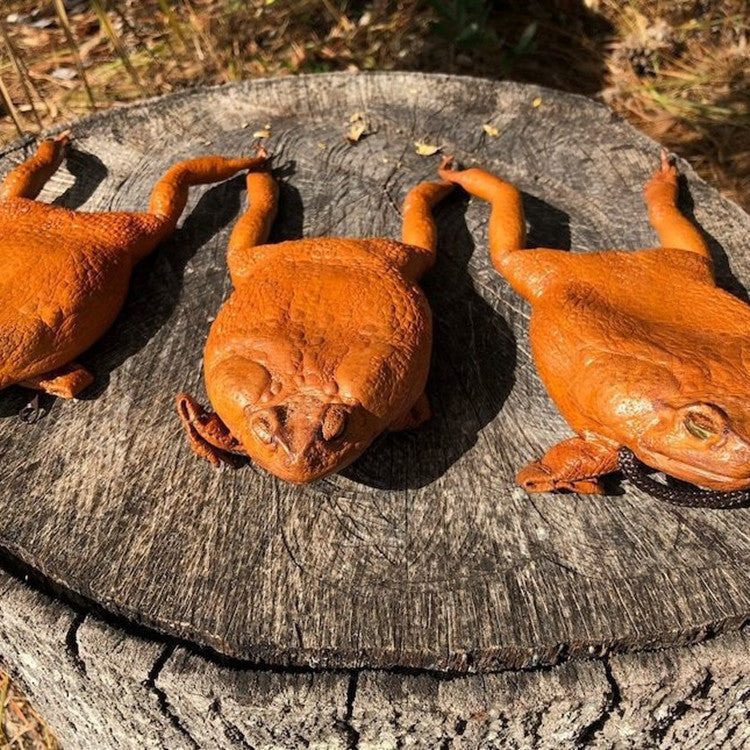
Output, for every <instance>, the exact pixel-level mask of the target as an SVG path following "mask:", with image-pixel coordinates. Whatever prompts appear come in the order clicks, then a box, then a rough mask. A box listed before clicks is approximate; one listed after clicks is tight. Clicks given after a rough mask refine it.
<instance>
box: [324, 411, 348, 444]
mask: <svg viewBox="0 0 750 750" xmlns="http://www.w3.org/2000/svg"><path fill="white" fill-rule="evenodd" d="M348 418H349V413H348V412H347V410H346V407H344V406H343V405H342V404H332V405H331V406H330V407H328V410H327V411H326V413H325V416H324V417H323V422H322V424H321V433H322V435H323V440H325V441H326V442H330V441H332V440H336V439H337V438H340V437H341V436H342V435H343V434H344V432H346V423H347V421H348Z"/></svg>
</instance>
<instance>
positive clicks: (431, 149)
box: [414, 141, 442, 156]
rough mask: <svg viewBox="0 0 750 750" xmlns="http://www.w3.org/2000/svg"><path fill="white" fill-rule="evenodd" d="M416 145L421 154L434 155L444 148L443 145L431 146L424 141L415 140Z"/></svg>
mask: <svg viewBox="0 0 750 750" xmlns="http://www.w3.org/2000/svg"><path fill="white" fill-rule="evenodd" d="M414 147H415V149H416V151H417V153H418V154H419V155H420V156H432V155H433V154H436V153H437V152H438V151H440V149H441V148H442V146H431V145H430V144H429V143H424V142H423V141H414Z"/></svg>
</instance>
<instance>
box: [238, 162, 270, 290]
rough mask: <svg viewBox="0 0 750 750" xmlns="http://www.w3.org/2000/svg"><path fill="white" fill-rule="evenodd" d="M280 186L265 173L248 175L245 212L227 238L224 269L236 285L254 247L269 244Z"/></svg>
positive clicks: (256, 172)
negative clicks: (226, 268)
mask: <svg viewBox="0 0 750 750" xmlns="http://www.w3.org/2000/svg"><path fill="white" fill-rule="evenodd" d="M278 198H279V186H278V184H277V183H276V180H275V179H274V178H273V175H272V174H271V173H270V172H269V171H268V170H267V169H258V170H251V171H250V172H248V173H247V200H248V208H247V211H245V213H244V214H243V215H242V216H241V217H240V218H239V219H238V221H237V223H236V224H235V225H234V229H233V230H232V236H231V237H230V238H229V248H228V250H227V265H228V266H229V274H230V276H231V278H232V283H234V284H236V283H237V280H238V279H239V278H241V277H242V276H243V275H244V274H245V273H246V272H247V269H248V266H249V265H250V264H249V261H250V259H251V258H252V251H253V248H254V247H257V246H258V245H262V244H263V243H264V242H266V241H267V240H268V235H269V233H270V232H271V225H272V224H273V220H274V219H275V218H276V210H277V205H278Z"/></svg>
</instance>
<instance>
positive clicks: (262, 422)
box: [252, 416, 273, 443]
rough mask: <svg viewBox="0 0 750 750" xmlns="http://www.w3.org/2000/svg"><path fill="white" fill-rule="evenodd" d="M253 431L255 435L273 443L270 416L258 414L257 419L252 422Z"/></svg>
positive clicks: (261, 439) (264, 441) (259, 438)
mask: <svg viewBox="0 0 750 750" xmlns="http://www.w3.org/2000/svg"><path fill="white" fill-rule="evenodd" d="M252 428H253V432H254V433H255V437H257V438H258V440H260V441H261V442H263V443H272V442H273V429H272V427H271V422H270V420H269V419H268V417H265V416H257V417H255V419H253V423H252Z"/></svg>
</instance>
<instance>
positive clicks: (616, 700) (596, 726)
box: [573, 657, 623, 748]
mask: <svg viewBox="0 0 750 750" xmlns="http://www.w3.org/2000/svg"><path fill="white" fill-rule="evenodd" d="M601 662H602V667H603V668H604V677H605V678H606V680H607V692H606V694H605V696H604V698H605V704H604V707H603V708H602V710H601V713H600V714H599V716H597V717H596V719H594V721H592V722H590V723H589V724H587V725H586V726H585V727H584V728H583V729H582V730H581V731H580V732H579V733H578V737H576V739H575V741H574V743H573V745H574V747H576V748H583V747H590V746H592V745H593V744H594V742H595V741H596V738H597V735H599V734H600V733H601V732H602V731H603V730H604V726H605V725H606V723H607V722H608V721H609V720H610V718H611V717H612V715H613V714H615V713H618V714H621V713H622V708H621V707H622V703H623V700H622V693H621V692H620V686H619V685H618V683H617V680H616V679H615V676H614V675H613V674H612V666H611V664H610V662H609V658H607V657H603V658H602V660H601Z"/></svg>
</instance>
